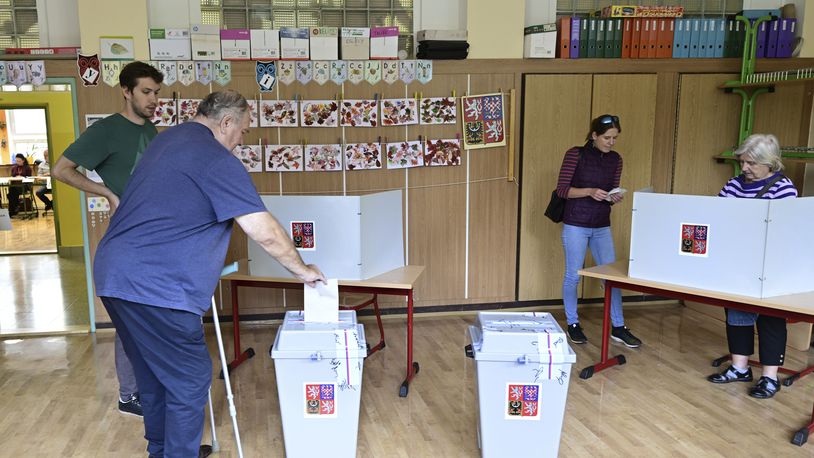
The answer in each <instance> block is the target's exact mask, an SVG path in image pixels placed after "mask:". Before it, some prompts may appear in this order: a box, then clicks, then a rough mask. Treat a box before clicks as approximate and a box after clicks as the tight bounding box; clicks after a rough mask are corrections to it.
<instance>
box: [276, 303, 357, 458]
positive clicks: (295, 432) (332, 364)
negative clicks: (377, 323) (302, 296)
mask: <svg viewBox="0 0 814 458" xmlns="http://www.w3.org/2000/svg"><path fill="white" fill-rule="evenodd" d="M304 317H305V315H304V314H303V313H302V312H300V311H291V312H286V314H285V318H284V320H283V324H282V325H281V326H280V329H279V330H278V331H277V337H276V339H274V346H273V347H272V349H271V352H270V354H271V355H270V356H271V358H272V359H274V372H275V374H276V376H277V394H278V396H279V399H280V417H281V419H282V423H283V441H284V442H285V455H286V456H287V457H288V458H299V457H302V458H310V457H317V456H319V457H322V456H325V457H328V456H330V457H337V458H353V457H355V456H356V437H357V432H358V430H359V404H360V402H361V397H362V369H363V366H364V358H365V356H367V349H366V342H365V331H364V328H363V326H362V325H361V324H358V323H357V322H356V312H354V311H341V312H339V322H338V323H308V322H305V321H304Z"/></svg>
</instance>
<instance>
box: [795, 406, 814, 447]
mask: <svg viewBox="0 0 814 458" xmlns="http://www.w3.org/2000/svg"><path fill="white" fill-rule="evenodd" d="M812 431H814V412H812V413H811V421H809V422H808V424H807V425H805V426H804V427H803V428H802V429H800V430H799V431H797V432H796V433H794V437H792V438H791V443H792V444H794V445H803V444H805V443H806V442H807V441H808V435H809V434H811V432H812Z"/></svg>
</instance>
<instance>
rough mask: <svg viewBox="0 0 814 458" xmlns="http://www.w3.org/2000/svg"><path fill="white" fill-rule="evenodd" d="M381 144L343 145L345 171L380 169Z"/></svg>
mask: <svg viewBox="0 0 814 458" xmlns="http://www.w3.org/2000/svg"><path fill="white" fill-rule="evenodd" d="M381 157H382V155H381V144H379V143H350V144H347V145H345V168H346V169H347V170H372V169H380V168H382V159H381Z"/></svg>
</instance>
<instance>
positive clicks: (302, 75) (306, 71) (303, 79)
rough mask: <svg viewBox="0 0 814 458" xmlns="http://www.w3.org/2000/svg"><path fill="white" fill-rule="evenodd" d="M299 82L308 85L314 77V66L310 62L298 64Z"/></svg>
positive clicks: (299, 62)
mask: <svg viewBox="0 0 814 458" xmlns="http://www.w3.org/2000/svg"><path fill="white" fill-rule="evenodd" d="M296 65H297V81H299V82H300V84H308V83H310V82H311V79H312V78H313V77H314V64H313V63H312V62H311V61H310V60H306V61H298V62H297V64H296Z"/></svg>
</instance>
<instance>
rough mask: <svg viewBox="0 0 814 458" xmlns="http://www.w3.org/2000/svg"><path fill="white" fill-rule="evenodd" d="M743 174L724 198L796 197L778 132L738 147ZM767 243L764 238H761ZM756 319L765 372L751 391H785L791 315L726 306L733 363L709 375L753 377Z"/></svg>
mask: <svg viewBox="0 0 814 458" xmlns="http://www.w3.org/2000/svg"><path fill="white" fill-rule="evenodd" d="M735 158H736V159H737V160H738V162H739V163H740V166H741V170H742V171H743V173H741V174H740V175H738V176H736V177H734V178H732V179H730V180H729V181H728V182H727V183H726V184H725V185H724V187H723V189H721V192H719V193H718V196H719V197H740V198H752V199H783V198H786V197H790V198H794V197H797V189H796V188H795V187H794V184H793V183H792V182H791V180H789V179H788V178H786V177H785V176H783V174H782V173H780V172H781V170H783V163H782V162H781V161H780V146H779V144H778V142H777V137H775V136H774V135H763V134H754V135H751V136H749V137H748V138H747V139H746V140H744V141H743V144H741V146H740V147H739V148H738V149H737V150H736V151H735ZM761 243H762V241H761ZM755 323H757V335H758V339H759V342H758V349H759V353H760V364H761V365H762V366H763V374H762V376H761V377H760V379H759V380H758V381H757V384H755V386H754V387H752V389H751V390H749V396H752V397H753V398H760V399H768V398H770V397H772V396H774V395H775V393H777V392H778V391H779V390H780V383H779V382H778V380H777V369H778V368H779V367H780V366H782V365H783V357H784V356H785V353H786V320H785V319H784V318H778V317H773V316H765V315H758V314H757V313H751V312H742V311H740V310H731V309H726V340H727V342H728V344H729V353H730V354H731V355H732V365H731V366H729V368H728V369H727V370H725V371H723V372H721V373H720V374H712V375H710V376H709V377H707V380H709V381H710V382H712V383H729V382H751V381H752V368H750V367H749V356H750V355H752V354H753V353H754V352H755V348H754V347H755Z"/></svg>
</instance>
